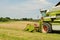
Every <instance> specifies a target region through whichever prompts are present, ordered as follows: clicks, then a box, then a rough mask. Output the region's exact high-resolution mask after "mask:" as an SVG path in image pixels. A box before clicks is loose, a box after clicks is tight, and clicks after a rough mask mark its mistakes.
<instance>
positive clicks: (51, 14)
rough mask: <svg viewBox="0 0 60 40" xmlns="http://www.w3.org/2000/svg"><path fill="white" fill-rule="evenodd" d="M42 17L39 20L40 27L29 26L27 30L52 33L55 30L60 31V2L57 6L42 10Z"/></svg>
mask: <svg viewBox="0 0 60 40" xmlns="http://www.w3.org/2000/svg"><path fill="white" fill-rule="evenodd" d="M40 12H41V14H42V17H41V20H40V22H39V25H40V26H39V27H35V26H31V25H30V26H29V25H28V26H27V27H26V28H25V30H27V31H31V32H32V31H34V30H36V31H40V32H42V33H50V32H52V31H53V30H58V31H60V2H59V3H58V4H56V5H55V7H53V8H51V9H49V10H40Z"/></svg>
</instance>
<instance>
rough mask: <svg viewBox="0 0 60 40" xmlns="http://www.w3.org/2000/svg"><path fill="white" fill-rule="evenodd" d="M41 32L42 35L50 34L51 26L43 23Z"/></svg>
mask: <svg viewBox="0 0 60 40" xmlns="http://www.w3.org/2000/svg"><path fill="white" fill-rule="evenodd" d="M41 31H42V33H50V32H52V26H51V24H49V23H43V25H42V29H41Z"/></svg>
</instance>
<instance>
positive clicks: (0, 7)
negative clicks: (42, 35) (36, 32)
mask: <svg viewBox="0 0 60 40" xmlns="http://www.w3.org/2000/svg"><path fill="white" fill-rule="evenodd" d="M58 2H59V0H0V17H10V18H33V19H37V18H38V16H39V18H40V17H41V14H40V9H49V8H51V7H52V6H54V5H55V4H57V3H58Z"/></svg>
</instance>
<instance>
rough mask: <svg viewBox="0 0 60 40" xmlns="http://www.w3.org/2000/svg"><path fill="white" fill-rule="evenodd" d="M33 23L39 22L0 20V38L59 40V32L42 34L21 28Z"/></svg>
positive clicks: (3, 39)
mask: <svg viewBox="0 0 60 40" xmlns="http://www.w3.org/2000/svg"><path fill="white" fill-rule="evenodd" d="M35 23H36V24H39V23H38V22H29V21H13V22H0V40H60V34H56V33H47V34H44V33H40V32H27V31H24V30H23V29H24V28H25V27H26V25H27V24H35Z"/></svg>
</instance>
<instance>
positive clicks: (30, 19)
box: [0, 17, 38, 22]
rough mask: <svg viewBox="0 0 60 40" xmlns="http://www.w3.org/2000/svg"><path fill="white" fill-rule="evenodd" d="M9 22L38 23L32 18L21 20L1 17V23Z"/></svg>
mask: <svg viewBox="0 0 60 40" xmlns="http://www.w3.org/2000/svg"><path fill="white" fill-rule="evenodd" d="M7 21H38V20H34V19H32V18H21V19H16V18H14V19H11V18H10V17H0V22H7Z"/></svg>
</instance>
